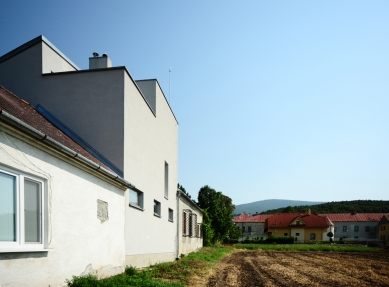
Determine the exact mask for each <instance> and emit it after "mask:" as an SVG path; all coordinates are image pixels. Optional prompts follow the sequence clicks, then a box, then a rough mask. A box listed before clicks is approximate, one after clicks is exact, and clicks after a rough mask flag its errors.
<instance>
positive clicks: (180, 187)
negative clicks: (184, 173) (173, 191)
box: [177, 183, 192, 199]
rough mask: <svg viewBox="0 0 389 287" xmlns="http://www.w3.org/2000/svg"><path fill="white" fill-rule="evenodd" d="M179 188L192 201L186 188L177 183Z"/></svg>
mask: <svg viewBox="0 0 389 287" xmlns="http://www.w3.org/2000/svg"><path fill="white" fill-rule="evenodd" d="M177 188H178V189H180V190H181V191H182V192H183V193H185V194H186V195H187V196H188V197H189V198H190V199H192V197H191V196H190V194H189V193H188V192H187V191H186V189H185V187H183V186H182V185H181V184H179V183H177Z"/></svg>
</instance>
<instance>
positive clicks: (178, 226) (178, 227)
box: [176, 190, 181, 260]
mask: <svg viewBox="0 0 389 287" xmlns="http://www.w3.org/2000/svg"><path fill="white" fill-rule="evenodd" d="M180 196H181V192H180V190H177V257H176V260H178V259H180Z"/></svg>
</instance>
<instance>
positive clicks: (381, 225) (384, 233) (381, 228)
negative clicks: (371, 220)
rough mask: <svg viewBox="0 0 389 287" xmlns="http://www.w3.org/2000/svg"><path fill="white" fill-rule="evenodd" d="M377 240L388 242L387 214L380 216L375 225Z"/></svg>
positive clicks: (388, 222)
mask: <svg viewBox="0 0 389 287" xmlns="http://www.w3.org/2000/svg"><path fill="white" fill-rule="evenodd" d="M377 230H378V239H379V240H382V241H387V242H388V241H389V214H386V215H384V216H382V218H381V220H380V222H378V225H377Z"/></svg>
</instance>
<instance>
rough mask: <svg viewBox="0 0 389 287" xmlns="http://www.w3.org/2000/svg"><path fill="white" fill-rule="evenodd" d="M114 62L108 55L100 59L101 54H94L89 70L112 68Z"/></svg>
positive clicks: (90, 59) (90, 60)
mask: <svg viewBox="0 0 389 287" xmlns="http://www.w3.org/2000/svg"><path fill="white" fill-rule="evenodd" d="M111 67H112V62H111V60H110V59H109V57H108V55H107V54H105V53H104V54H103V55H102V56H101V57H99V54H98V53H96V52H94V53H93V57H91V58H89V70H93V69H106V68H111Z"/></svg>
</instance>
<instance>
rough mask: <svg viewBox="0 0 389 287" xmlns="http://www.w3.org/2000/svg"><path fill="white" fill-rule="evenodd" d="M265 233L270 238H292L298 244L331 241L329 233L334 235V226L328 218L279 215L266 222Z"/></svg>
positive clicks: (312, 215)
mask: <svg viewBox="0 0 389 287" xmlns="http://www.w3.org/2000/svg"><path fill="white" fill-rule="evenodd" d="M265 232H266V233H267V234H268V235H269V236H270V235H274V236H292V237H294V238H295V240H296V242H298V243H307V242H309V241H311V240H316V241H320V240H329V238H328V236H327V233H328V232H332V233H334V225H333V223H332V222H331V221H330V220H329V219H328V218H327V217H323V216H318V215H315V214H311V212H310V211H309V212H308V213H303V214H301V213H277V214H274V215H273V216H270V217H268V218H267V219H266V221H265Z"/></svg>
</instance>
